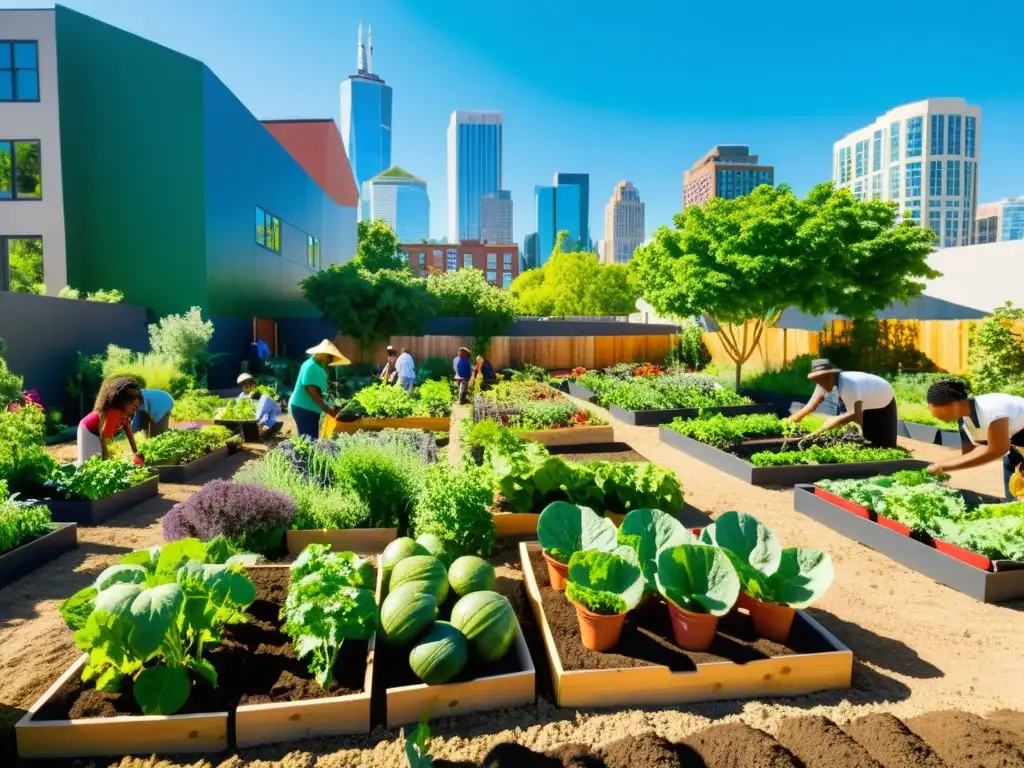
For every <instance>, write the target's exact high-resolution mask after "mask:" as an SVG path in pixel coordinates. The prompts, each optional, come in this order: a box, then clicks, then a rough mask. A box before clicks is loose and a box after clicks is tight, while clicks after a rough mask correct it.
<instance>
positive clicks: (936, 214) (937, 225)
mask: <svg viewBox="0 0 1024 768" xmlns="http://www.w3.org/2000/svg"><path fill="white" fill-rule="evenodd" d="M928 226H929V227H931V229H932V232H934V233H935V237H936V238H940V237H942V211H928Z"/></svg>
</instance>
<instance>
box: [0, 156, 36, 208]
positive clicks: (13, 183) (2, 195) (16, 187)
mask: <svg viewBox="0 0 1024 768" xmlns="http://www.w3.org/2000/svg"><path fill="white" fill-rule="evenodd" d="M39 156H40V151H39V142H38V141H0V200H39V199H41V198H42V196H43V171H42V163H41V161H40V157H39Z"/></svg>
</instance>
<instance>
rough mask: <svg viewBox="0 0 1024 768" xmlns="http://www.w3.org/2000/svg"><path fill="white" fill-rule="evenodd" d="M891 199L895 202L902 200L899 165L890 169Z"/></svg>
mask: <svg viewBox="0 0 1024 768" xmlns="http://www.w3.org/2000/svg"><path fill="white" fill-rule="evenodd" d="M889 197H890V198H892V199H893V200H899V199H900V167H899V166H898V165H894V166H893V167H892V168H890V169H889Z"/></svg>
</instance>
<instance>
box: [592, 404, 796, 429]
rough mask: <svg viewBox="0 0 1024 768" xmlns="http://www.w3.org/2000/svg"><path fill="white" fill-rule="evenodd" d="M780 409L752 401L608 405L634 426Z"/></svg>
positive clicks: (623, 419) (768, 411) (609, 409)
mask: <svg viewBox="0 0 1024 768" xmlns="http://www.w3.org/2000/svg"><path fill="white" fill-rule="evenodd" d="M777 410H778V409H777V408H776V407H775V406H774V405H771V404H768V403H751V404H749V405H724V406H721V407H720V408H665V409H661V410H657V411H629V410H626V409H625V408H620V407H619V406H617V405H611V406H609V407H608V412H609V413H611V415H612V416H614V417H615V418H616V419H618V420H619V421H622V422H625V423H626V424H629V425H631V426H634V427H654V426H657V425H659V424H668V423H669V422H670V421H674V420H675V419H677V418H678V419H696V418H697V417H698V416H700V415H701V414H704V413H721V414H722V415H724V416H743V415H745V414H748V413H775V412H776V411H777Z"/></svg>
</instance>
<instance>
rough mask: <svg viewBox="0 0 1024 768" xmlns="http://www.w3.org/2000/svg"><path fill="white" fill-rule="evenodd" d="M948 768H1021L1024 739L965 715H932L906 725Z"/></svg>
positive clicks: (947, 713)
mask: <svg viewBox="0 0 1024 768" xmlns="http://www.w3.org/2000/svg"><path fill="white" fill-rule="evenodd" d="M906 723H907V727H908V728H909V729H910V730H911V731H913V732H914V733H916V734H917V735H918V736H920V737H921V738H922V739H924V740H925V741H926V742H928V744H930V745H931V747H932V749H934V750H935V752H936V753H937V754H938V756H939V757H941V758H942V759H943V760H944V761H945V763H946V765H948V766H949V768H1024V739H1021V738H1019V737H1017V735H1016V734H1015V733H1014V732H1012V731H1007V730H1004V729H1003V728H1000V727H998V726H995V725H992V724H990V723H987V722H986V721H985V720H984V719H983V718H981V717H978V716H977V715H972V714H968V713H966V712H948V711H947V712H931V713H929V714H927V715H920V716H918V717H913V718H911V719H909V720H907V721H906Z"/></svg>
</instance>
